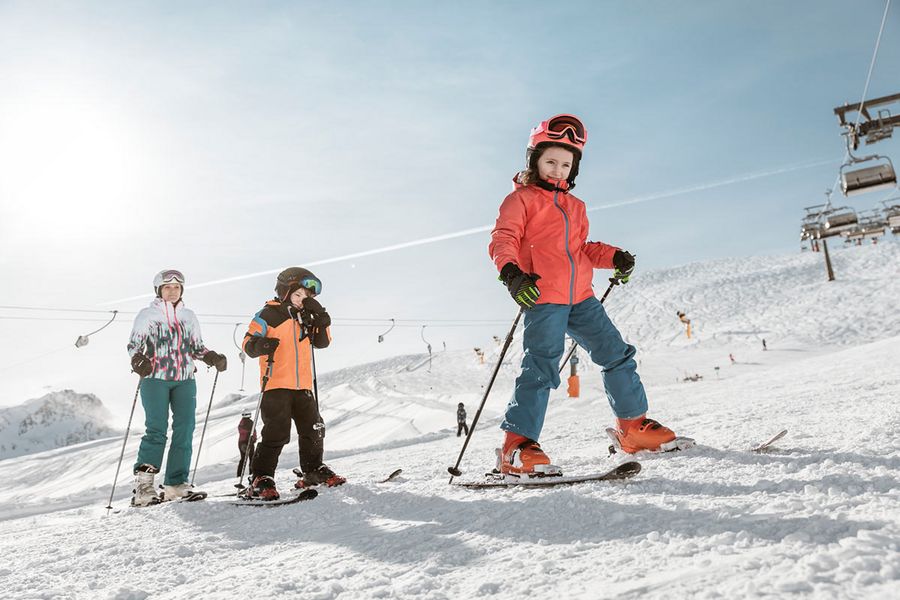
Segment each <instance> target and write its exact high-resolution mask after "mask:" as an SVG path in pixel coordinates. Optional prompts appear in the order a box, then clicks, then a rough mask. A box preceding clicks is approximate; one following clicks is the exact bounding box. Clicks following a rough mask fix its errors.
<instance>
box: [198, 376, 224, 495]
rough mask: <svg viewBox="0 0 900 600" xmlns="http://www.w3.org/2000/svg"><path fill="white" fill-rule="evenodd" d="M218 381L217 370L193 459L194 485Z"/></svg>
mask: <svg viewBox="0 0 900 600" xmlns="http://www.w3.org/2000/svg"><path fill="white" fill-rule="evenodd" d="M218 381H219V370H218V369H216V376H215V377H214V378H213V387H212V393H211V394H210V395H209V406H207V407H206V418H205V419H203V430H202V431H201V432H200V445H199V446H198V447H197V458H196V459H195V460H194V472H193V473H192V474H191V486H192V487H193V485H194V477H196V476H197V465H199V464H200V451H201V450H203V438H204V437H205V436H206V424H207V423H209V411H211V410H212V403H213V396H215V395H216V383H218Z"/></svg>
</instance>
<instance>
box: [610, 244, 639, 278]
mask: <svg viewBox="0 0 900 600" xmlns="http://www.w3.org/2000/svg"><path fill="white" fill-rule="evenodd" d="M613 266H615V271H613V276H612V279H610V281H615V282H616V283H620V282H621V283H628V280H629V279H630V278H631V273H632V272H633V271H634V255H633V254H631V252H627V251H625V250H616V253H615V254H613Z"/></svg>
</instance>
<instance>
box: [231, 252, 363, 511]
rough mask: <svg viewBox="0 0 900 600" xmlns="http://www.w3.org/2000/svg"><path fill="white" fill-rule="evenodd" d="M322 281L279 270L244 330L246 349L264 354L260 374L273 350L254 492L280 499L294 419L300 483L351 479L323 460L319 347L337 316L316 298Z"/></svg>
mask: <svg viewBox="0 0 900 600" xmlns="http://www.w3.org/2000/svg"><path fill="white" fill-rule="evenodd" d="M321 291H322V282H321V281H320V280H319V279H318V278H317V277H316V276H315V275H313V274H312V273H311V272H309V271H308V270H306V269H303V268H300V267H291V268H289V269H285V270H284V271H282V272H281V273H280V274H279V275H278V279H277V282H276V285H275V293H276V296H275V298H274V299H273V300H270V301H268V302H266V305H265V306H264V307H263V309H262V310H260V311H259V312H258V313H256V316H254V317H253V320H252V321H251V322H250V326H249V327H248V329H247V333H246V334H245V335H244V346H243V347H244V351H245V352H246V353H247V356H250V357H252V358H256V357H259V368H260V377H264V376H265V374H266V370H267V368H268V357H269V355H273V358H274V362H273V363H272V372H271V373H270V374H269V380H268V382H267V384H266V390H265V392H264V393H263V397H262V401H261V403H260V412H261V415H262V422H263V428H262V439H261V440H260V442H259V443H258V444H257V446H256V452H255V453H254V455H253V458H252V460H251V461H250V473H251V476H250V480H251V485H250V488H249V496H250V497H251V498H258V499H262V500H277V499H278V498H279V494H278V490H277V489H276V487H275V479H274V476H275V468H276V466H277V465H278V457H279V456H280V455H281V450H282V448H284V446H285V444H287V443H288V442H289V441H290V438H291V421H293V422H294V425H295V427H296V429H297V435H298V436H299V443H300V469H301V471H302V472H303V476H302V477H301V478H300V479H299V480H298V481H297V483H296V484H295V487H297V488H302V487H309V486H315V485H319V484H325V485H328V486H335V485H340V484H342V483H344V482H345V481H346V479H344V478H343V477H341V476H339V475H337V474H335V472H334V471H332V470H331V469H330V468H329V467H328V466H327V465H325V464H324V463H323V462H322V456H323V453H324V439H325V423H324V422H323V420H322V416H321V415H320V414H319V402H318V398H317V397H316V396H315V394H314V393H313V388H314V385H313V370H312V369H313V366H312V365H313V362H312V361H313V355H312V353H313V347H315V348H327V347H328V345H329V344H330V343H331V328H330V326H331V317H330V316H329V315H328V312H326V310H325V309H324V308H323V307H322V305H321V304H319V302H318V301H317V300H316V299H315V296H317V295H319V294H320V293H321Z"/></svg>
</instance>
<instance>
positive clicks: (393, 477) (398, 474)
mask: <svg viewBox="0 0 900 600" xmlns="http://www.w3.org/2000/svg"><path fill="white" fill-rule="evenodd" d="M402 472H403V469H397V470H395V471H394V472H393V473H391V474H390V475H388V476H387V477H385V478H384V479H382V480H381V481H379V482H378V483H387V482H388V481H391V480H393V479H396V478H397V477H399V476H400V474H401V473H402Z"/></svg>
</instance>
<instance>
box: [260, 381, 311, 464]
mask: <svg viewBox="0 0 900 600" xmlns="http://www.w3.org/2000/svg"><path fill="white" fill-rule="evenodd" d="M260 412H261V414H262V422H263V428H262V440H261V441H260V442H259V444H257V445H256V453H255V454H254V455H253V460H252V461H251V462H250V468H251V469H252V471H253V476H254V477H258V476H259V475H268V476H270V477H274V476H275V467H277V466H278V457H279V456H280V455H281V449H282V448H284V446H285V444H287V443H288V442H290V441H291V421H293V422H294V426H295V427H296V428H297V436H298V437H299V442H300V469H301V470H302V471H303V472H304V473H306V472H308V471H313V470H315V469H317V468H319V467H320V466H321V465H322V454H323V451H324V450H323V448H324V443H323V442H324V439H325V422H324V421H322V416H321V415H320V414H319V407H318V406H317V403H316V398H315V396H313V394H312V392H311V391H309V390H285V389H275V390H266V392H265V393H264V394H263V398H262V405H261V406H260Z"/></svg>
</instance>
